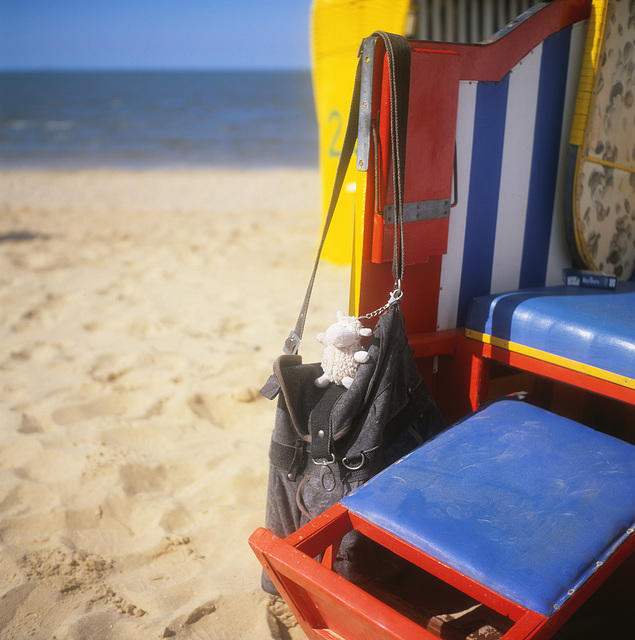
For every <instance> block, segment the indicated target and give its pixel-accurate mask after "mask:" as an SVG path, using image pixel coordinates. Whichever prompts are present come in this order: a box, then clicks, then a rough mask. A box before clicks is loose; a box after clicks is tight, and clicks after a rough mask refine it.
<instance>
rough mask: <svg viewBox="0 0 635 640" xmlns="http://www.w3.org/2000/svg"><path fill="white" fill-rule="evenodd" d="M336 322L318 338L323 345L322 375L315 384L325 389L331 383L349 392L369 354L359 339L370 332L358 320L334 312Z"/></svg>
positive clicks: (339, 312)
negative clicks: (359, 368) (359, 367)
mask: <svg viewBox="0 0 635 640" xmlns="http://www.w3.org/2000/svg"><path fill="white" fill-rule="evenodd" d="M337 320H338V321H337V322H336V323H335V324H332V325H331V326H330V327H329V328H328V329H327V330H326V331H325V332H324V333H320V334H318V336H317V339H318V341H319V342H320V343H321V344H323V345H324V354H323V355H322V370H323V371H324V374H323V375H321V376H320V377H319V378H317V379H316V380H315V384H316V386H318V387H326V386H328V384H329V383H330V382H334V383H335V384H340V385H342V386H344V387H346V388H347V389H349V388H350V386H351V384H352V383H353V379H354V378H355V374H356V373H357V367H358V365H359V364H360V363H361V362H366V361H367V360H368V353H367V352H366V351H364V349H363V348H362V345H361V340H360V339H361V337H362V336H369V335H370V334H371V333H372V331H371V330H370V329H366V328H364V327H362V323H361V322H360V321H359V320H358V319H357V318H353V317H350V316H346V315H344V313H343V312H342V311H338V312H337Z"/></svg>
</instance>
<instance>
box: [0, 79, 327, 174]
mask: <svg viewBox="0 0 635 640" xmlns="http://www.w3.org/2000/svg"><path fill="white" fill-rule="evenodd" d="M204 167H209V168H245V169H256V168H269V167H298V168H315V169H317V168H318V139H317V122H316V117H315V106H314V100H313V88H312V83H311V72H310V71H309V70H300V69H297V70H295V69H285V70H279V69H246V68H240V69H198V68H197V69H165V70H163V69H145V70H137V69H116V70H108V69H97V70H86V69H78V70H70V69H51V70H36V69H29V70H2V71H0V169H29V168H45V169H51V168H55V169H83V168H122V169H151V168H204Z"/></svg>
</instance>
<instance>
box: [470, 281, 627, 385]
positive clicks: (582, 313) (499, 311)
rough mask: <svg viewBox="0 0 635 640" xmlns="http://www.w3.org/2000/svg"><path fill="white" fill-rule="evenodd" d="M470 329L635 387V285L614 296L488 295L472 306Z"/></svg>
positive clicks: (548, 290) (592, 292)
mask: <svg viewBox="0 0 635 640" xmlns="http://www.w3.org/2000/svg"><path fill="white" fill-rule="evenodd" d="M466 328H467V329H468V335H470V334H469V332H470V331H474V332H477V333H478V334H482V335H484V336H491V337H492V338H493V340H492V342H493V344H496V345H497V346H506V347H507V348H510V349H512V346H507V345H504V344H503V345H501V344H500V342H501V341H503V342H504V341H509V342H511V343H514V344H515V345H522V346H523V347H528V348H529V349H530V350H535V351H539V352H541V356H540V357H545V356H547V359H548V354H552V355H555V356H556V357H560V358H567V359H569V360H572V361H574V362H575V363H580V364H581V365H589V366H591V367H595V368H597V369H600V370H601V372H599V375H600V376H601V377H606V379H609V380H610V381H612V382H616V383H618V384H623V385H626V386H629V387H635V282H619V283H618V285H617V289H615V290H614V291H612V290H602V289H590V288H589V289H587V288H582V287H566V286H560V287H540V288H536V289H525V290H521V291H514V292H512V293H504V294H497V295H491V296H483V297H480V298H476V299H475V300H474V301H473V302H472V306H471V308H470V312H469V315H468V319H467V322H466ZM477 337H478V336H477ZM497 341H498V342H497ZM521 352H522V351H521ZM530 355H531V353H530ZM565 366H566V365H565ZM573 368H577V369H579V370H581V371H585V372H589V371H588V369H585V368H584V367H575V366H574V367H573ZM602 372H609V374H615V376H617V378H616V379H611V378H610V376H608V377H607V376H602ZM591 373H592V374H593V372H591Z"/></svg>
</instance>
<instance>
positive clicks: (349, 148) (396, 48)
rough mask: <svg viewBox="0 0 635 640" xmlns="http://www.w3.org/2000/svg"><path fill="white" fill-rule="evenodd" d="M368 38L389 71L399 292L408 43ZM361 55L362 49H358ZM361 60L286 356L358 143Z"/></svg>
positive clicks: (386, 36)
mask: <svg viewBox="0 0 635 640" xmlns="http://www.w3.org/2000/svg"><path fill="white" fill-rule="evenodd" d="M371 37H379V38H381V39H382V40H383V42H384V46H385V48H386V55H387V57H388V71H389V78H390V138H391V144H392V167H393V189H394V201H395V242H394V255H393V276H394V278H395V284H396V289H397V290H400V288H401V280H402V278H403V273H404V264H405V262H404V244H403V193H404V176H405V165H406V131H407V122H408V98H409V92H410V57H411V56H410V45H409V44H408V41H407V40H406V39H405V38H404V37H403V36H400V35H396V34H392V33H386V32H385V31H375V32H374V33H373V34H372V35H371ZM360 52H361V47H360ZM361 70H362V60H361V58H360V60H359V61H358V63H357V69H356V71H355V83H354V85H353V97H352V99H351V107H350V110H349V114H348V122H347V125H346V133H345V135H344V142H343V143H342V152H341V154H340V159H339V163H338V165H337V172H336V174H335V182H334V185H333V192H332V194H331V200H330V202H329V207H328V210H327V213H326V218H325V221H324V228H323V230H322V237H321V239H320V243H319V245H318V249H317V255H316V258H315V263H314V265H313V271H312V272H311V277H310V279H309V284H308V287H307V290H306V293H305V296H304V301H303V303H302V308H301V310H300V314H299V316H298V319H297V321H296V324H295V328H294V329H293V331H291V333H289V336H288V338H287V339H286V341H285V344H284V352H285V353H287V354H293V355H295V354H297V352H298V349H299V347H300V342H301V340H302V336H303V334H304V325H305V323H306V316H307V312H308V309H309V302H310V300H311V293H312V292H313V285H314V283H315V276H316V274H317V270H318V265H319V263H320V256H321V254H322V249H323V248H324V243H325V241H326V236H327V234H328V230H329V227H330V225H331V220H332V219H333V215H334V213H335V207H336V205H337V201H338V199H339V196H340V193H341V191H342V186H343V185H344V180H345V178H346V172H347V170H348V165H349V163H350V159H351V157H352V155H353V151H354V149H355V142H356V141H357V130H358V125H359V96H360V88H361V75H362V72H361Z"/></svg>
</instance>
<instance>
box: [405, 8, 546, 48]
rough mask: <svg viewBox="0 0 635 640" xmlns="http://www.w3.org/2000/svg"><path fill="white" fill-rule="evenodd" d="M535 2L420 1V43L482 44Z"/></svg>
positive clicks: (418, 13) (418, 23)
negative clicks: (434, 41)
mask: <svg viewBox="0 0 635 640" xmlns="http://www.w3.org/2000/svg"><path fill="white" fill-rule="evenodd" d="M534 4H540V3H539V2H536V1H535V0H418V2H416V3H414V5H413V9H415V10H416V12H417V20H416V32H415V33H414V34H412V35H413V37H415V38H418V39H419V40H436V41H445V42H480V41H481V40H485V39H486V38H489V37H490V36H492V35H494V33H496V32H497V31H498V30H499V29H502V28H503V27H504V26H505V25H506V24H508V23H509V22H511V21H512V20H514V19H515V18H517V17H518V16H519V15H520V14H521V13H522V12H523V11H526V10H527V9H529V7H531V6H532V5H534Z"/></svg>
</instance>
